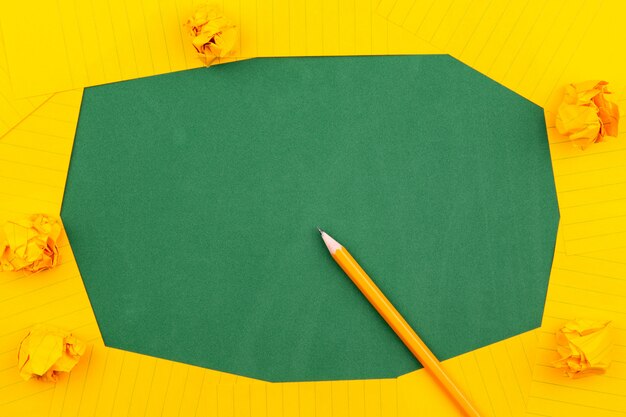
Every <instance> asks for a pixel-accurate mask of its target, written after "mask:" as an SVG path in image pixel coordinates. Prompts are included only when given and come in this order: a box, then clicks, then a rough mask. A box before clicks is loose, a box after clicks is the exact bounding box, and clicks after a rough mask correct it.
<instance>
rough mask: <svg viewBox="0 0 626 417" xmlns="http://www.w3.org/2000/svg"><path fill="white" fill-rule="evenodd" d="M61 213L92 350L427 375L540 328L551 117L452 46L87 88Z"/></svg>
mask: <svg viewBox="0 0 626 417" xmlns="http://www.w3.org/2000/svg"><path fill="white" fill-rule="evenodd" d="M62 218H63V221H64V224H65V227H66V229H67V232H68V235H69V238H70V243H71V244H72V248H73V250H74V253H75V255H76V258H77V261H78V265H79V267H80V270H81V274H82V277H83V279H84V282H85V286H86V288H87V291H88V293H89V297H90V300H91V302H92V304H93V308H94V311H95V313H96V317H97V320H98V323H99V325H100V328H101V331H102V333H103V336H104V340H105V343H106V344H107V345H109V346H113V347H117V348H121V349H125V350H130V351H136V352H141V353H146V354H149V355H153V356H158V357H164V358H168V359H172V360H176V361H181V362H186V363H191V364H195V365H200V366H204V367H208V368H212V369H219V370H222V371H227V372H232V373H236V374H241V375H246V376H251V377H256V378H262V379H267V380H271V381H286V380H328V379H352V378H381V377H393V376H397V375H400V374H403V373H406V372H409V371H411V370H414V369H416V368H418V367H419V366H420V365H419V363H417V361H416V360H415V359H414V358H413V357H412V355H411V354H410V352H409V351H408V350H407V349H406V348H405V347H404V345H403V344H402V342H401V341H400V340H398V339H397V338H396V336H395V335H394V333H393V332H392V331H391V330H390V328H389V327H388V326H387V325H386V323H385V322H384V321H383V320H382V319H381V318H380V317H379V316H378V314H377V313H376V311H375V310H374V309H373V308H372V307H371V306H370V305H369V304H368V302H367V301H366V300H365V298H364V297H363V296H362V295H361V294H360V293H359V291H358V290H357V289H356V287H354V285H353V284H352V283H351V282H350V280H349V279H348V278H347V277H346V276H345V275H344V273H343V272H342V271H341V270H340V269H339V267H338V266H337V265H336V264H335V263H334V261H333V260H332V258H331V257H330V256H329V254H328V252H327V251H326V248H325V246H324V244H323V242H322V240H321V239H320V236H319V234H318V232H317V230H316V226H320V227H322V228H323V229H325V230H326V231H327V232H328V233H329V234H331V235H332V236H333V237H334V238H336V239H337V240H338V241H340V242H341V243H343V244H344V245H345V246H346V247H347V248H348V250H350V252H351V253H352V255H353V256H354V257H355V258H356V259H357V260H358V261H359V262H360V264H361V265H362V266H363V268H364V269H365V270H366V271H367V272H368V273H369V275H370V276H371V277H372V278H373V280H374V281H375V282H376V283H377V284H378V285H379V286H380V288H381V289H382V291H383V292H384V293H385V294H386V295H387V296H388V298H389V299H390V300H391V301H392V302H393V303H394V304H395V306H396V307H397V308H398V310H399V311H400V312H401V313H402V314H404V316H405V318H406V319H407V320H408V322H409V323H410V324H411V325H412V326H413V327H414V329H415V330H416V331H417V332H418V334H420V335H421V336H422V338H423V339H424V341H425V342H426V343H427V344H428V345H429V346H430V347H431V349H432V350H433V352H434V353H435V354H436V355H437V356H438V357H439V358H440V359H442V360H443V359H447V358H450V357H453V356H456V355H459V354H461V353H464V352H467V351H470V350H473V349H476V348H478V347H481V346H485V345H487V344H490V343H493V342H496V341H499V340H502V339H505V338H507V337H510V336H513V335H516V334H519V333H521V332H524V331H526V330H529V329H532V328H534V327H537V326H539V324H540V320H541V312H542V309H543V304H544V300H545V292H546V287H547V282H548V275H549V272H550V265H551V261H552V255H553V249H554V242H555V236H556V228H557V223H558V208H557V204H556V196H555V190H554V181H553V177H552V168H551V165H550V157H549V151H548V144H547V139H546V132H545V125H544V117H543V111H542V109H541V108H539V107H537V106H536V105H533V104H532V103H530V102H529V101H527V100H525V99H523V98H522V97H520V96H518V95H516V94H515V93H513V92H511V91H509V90H507V89H506V88H504V87H502V86H500V85H499V84H497V83H495V82H493V81H491V80H489V79H488V78H486V77H484V76H482V75H480V74H479V73H477V72H476V71H474V70H472V69H470V68H469V67H467V66H465V65H464V64H462V63H460V62H458V61H456V60H454V59H453V58H451V57H449V56H443V55H441V56H402V57H400V56H395V57H394V56H389V57H349V58H344V57H336V58H300V59H298V58H286V59H280V58H278V59H254V60H250V61H242V62H237V63H232V64H227V65H223V66H217V67H211V68H208V69H205V68H203V69H198V70H191V71H184V72H179V73H173V74H168V75H162V76H156V77H150V78H145V79H140V80H134V81H129V82H122V83H116V84H110V85H105V86H99V87H92V88H88V89H86V90H85V95H84V99H83V105H82V110H81V115H80V120H79V125H78V131H77V136H76V140H75V145H74V150H73V155H72V160H71V164H70V171H69V178H68V182H67V189H66V193H65V199H64V202H63V210H62Z"/></svg>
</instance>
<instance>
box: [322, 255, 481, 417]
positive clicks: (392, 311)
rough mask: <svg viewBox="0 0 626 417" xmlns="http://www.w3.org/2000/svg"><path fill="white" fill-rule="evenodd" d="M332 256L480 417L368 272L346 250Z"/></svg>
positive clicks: (447, 386)
mask: <svg viewBox="0 0 626 417" xmlns="http://www.w3.org/2000/svg"><path fill="white" fill-rule="evenodd" d="M331 254H332V256H333V258H334V259H335V261H336V262H337V264H339V266H340V267H341V269H343V270H344V272H345V273H346V274H347V275H348V276H349V277H350V279H351V280H352V282H353V283H354V284H355V285H356V286H357V287H358V288H359V290H360V291H361V292H362V293H363V295H365V297H366V298H367V299H368V301H369V302H370V303H371V304H372V306H374V308H375V309H376V311H378V313H379V314H380V315H381V316H382V317H383V319H385V321H386V322H387V324H389V326H390V327H391V328H392V329H393V331H394V332H395V333H396V334H397V335H398V337H399V338H400V339H401V340H402V341H403V342H404V344H405V345H406V346H407V348H408V349H409V350H410V351H411V353H413V355H414V356H415V357H416V358H417V360H419V361H420V363H421V364H422V365H423V366H424V368H426V370H428V371H429V372H430V373H431V375H432V376H433V377H434V378H435V379H436V380H437V381H438V382H439V383H440V384H441V385H442V387H443V388H444V389H445V390H446V391H447V392H448V394H449V395H450V396H451V397H452V398H453V399H454V401H455V402H456V403H457V404H458V405H459V407H460V408H461V409H462V410H463V411H464V412H465V414H466V415H468V416H470V417H480V413H479V412H478V411H477V410H476V408H474V406H473V405H472V404H471V403H470V402H469V400H468V399H467V398H466V397H465V395H464V394H463V392H462V391H461V390H460V389H459V388H458V387H457V385H456V384H455V383H454V381H452V379H450V377H449V376H448V374H447V373H446V372H445V371H444V369H443V367H442V366H441V363H440V362H439V360H438V359H437V358H436V357H435V355H434V354H433V353H432V352H431V351H430V349H428V347H427V346H426V344H425V343H424V342H423V341H422V339H420V337H419V336H418V335H417V333H415V331H414V330H413V329H412V328H411V326H409V324H408V323H407V322H406V320H405V319H404V318H403V317H402V315H401V314H400V313H399V312H398V310H396V308H395V307H394V306H393V304H391V302H390V301H389V300H388V299H387V297H385V295H384V294H383V293H382V291H380V289H379V288H378V287H377V286H376V284H374V282H373V281H372V279H371V278H370V277H369V276H368V275H367V274H366V273H365V271H364V270H363V269H362V268H361V266H360V265H359V264H358V263H357V262H356V260H355V259H354V258H353V257H352V255H350V253H349V252H348V251H347V250H346V249H345V248H344V247H341V248H340V249H338V250H335V251H334V252H331Z"/></svg>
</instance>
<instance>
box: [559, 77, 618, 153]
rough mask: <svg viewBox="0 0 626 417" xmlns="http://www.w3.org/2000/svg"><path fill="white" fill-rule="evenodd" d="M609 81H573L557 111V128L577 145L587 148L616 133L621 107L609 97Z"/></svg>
mask: <svg viewBox="0 0 626 417" xmlns="http://www.w3.org/2000/svg"><path fill="white" fill-rule="evenodd" d="M607 84H608V83H607V82H606V81H585V82H582V83H578V84H570V85H568V86H567V87H566V89H565V97H564V98H563V102H562V103H561V105H560V106H559V109H558V112H557V115H556V128H557V130H558V131H559V133H560V134H562V135H565V136H567V137H569V139H570V140H572V142H573V143H574V145H576V146H578V147H579V148H581V149H585V148H586V147H587V146H589V145H590V144H592V143H595V142H601V141H603V140H604V137H605V136H617V131H618V123H619V108H618V107H617V104H615V103H613V102H611V101H609V100H607V99H606V97H605V94H610V92H609V91H608V90H607V87H606V86H607Z"/></svg>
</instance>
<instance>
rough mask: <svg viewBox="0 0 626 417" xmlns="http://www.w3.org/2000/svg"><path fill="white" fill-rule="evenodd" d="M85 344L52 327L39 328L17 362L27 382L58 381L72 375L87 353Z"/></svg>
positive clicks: (23, 345) (22, 347)
mask: <svg viewBox="0 0 626 417" xmlns="http://www.w3.org/2000/svg"><path fill="white" fill-rule="evenodd" d="M85 348H86V346H85V344H84V343H83V342H81V341H80V340H78V339H77V338H76V337H75V336H72V335H71V334H67V333H65V332H63V331H62V330H60V329H57V328H56V327H53V326H48V325H43V324H38V325H35V326H34V327H33V328H32V329H31V331H30V332H29V333H28V335H26V337H25V338H24V340H22V342H21V343H20V348H19V352H18V354H17V362H18V366H19V370H20V376H21V377H22V378H24V379H25V380H29V379H30V378H37V379H40V380H42V381H56V380H57V378H58V376H59V373H60V372H69V371H71V370H72V368H73V367H74V366H75V365H76V364H77V363H78V361H79V359H80V357H81V356H82V355H83V354H84V353H85Z"/></svg>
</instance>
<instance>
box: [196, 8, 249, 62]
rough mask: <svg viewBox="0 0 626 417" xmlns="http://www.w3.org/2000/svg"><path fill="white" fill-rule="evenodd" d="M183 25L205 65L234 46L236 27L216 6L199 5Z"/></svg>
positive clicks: (221, 56) (222, 55)
mask: <svg viewBox="0 0 626 417" xmlns="http://www.w3.org/2000/svg"><path fill="white" fill-rule="evenodd" d="M185 26H186V27H187V28H188V29H189V33H190V34H191V36H192V41H191V43H192V44H193V46H194V48H196V51H198V58H200V59H201V60H202V62H204V64H205V65H206V66H209V65H211V64H212V63H213V61H214V60H215V59H219V58H223V57H225V56H227V55H228V54H229V53H231V52H232V50H233V48H234V47H235V42H236V41H237V27H236V26H235V25H233V24H232V23H231V22H230V21H229V20H228V19H227V18H226V17H225V16H224V15H223V14H222V13H221V12H220V11H219V9H218V8H217V7H213V6H208V5H204V6H201V7H199V8H198V9H197V10H196V12H195V13H194V14H193V16H191V17H190V18H189V20H188V21H187V23H186V24H185Z"/></svg>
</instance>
